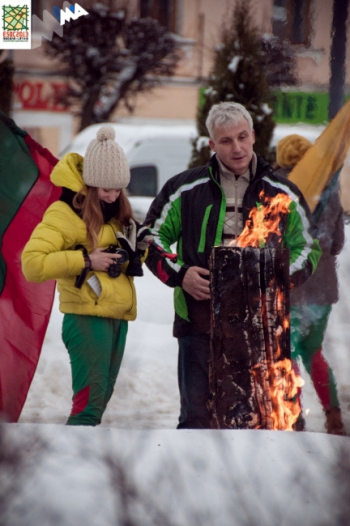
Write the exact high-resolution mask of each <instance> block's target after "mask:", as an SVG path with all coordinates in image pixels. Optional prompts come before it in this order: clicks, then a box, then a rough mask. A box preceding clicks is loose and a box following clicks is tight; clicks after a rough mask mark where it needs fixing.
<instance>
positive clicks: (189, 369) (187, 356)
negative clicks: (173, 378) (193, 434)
mask: <svg viewBox="0 0 350 526" xmlns="http://www.w3.org/2000/svg"><path fill="white" fill-rule="evenodd" d="M178 342H179V361H178V381H179V390H180V402H181V409H180V417H179V424H178V426H177V429H209V428H210V413H209V409H208V399H209V357H210V338H209V335H206V334H203V335H197V336H183V337H181V338H178Z"/></svg>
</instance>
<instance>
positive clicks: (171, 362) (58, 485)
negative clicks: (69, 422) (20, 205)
mask: <svg viewBox="0 0 350 526" xmlns="http://www.w3.org/2000/svg"><path fill="white" fill-rule="evenodd" d="M293 131H296V130H295V129H294V130H292V129H290V131H289V133H292V132H293ZM303 131H305V130H304V128H301V129H300V130H298V133H303ZM142 206H143V203H141V204H140V208H142ZM346 238H347V241H346V244H345V248H344V250H343V251H342V253H341V254H340V256H339V258H338V262H339V281H340V300H339V302H338V303H337V304H336V305H335V306H334V307H333V310H332V313H331V316H330V320H329V324H328V328H327V332H326V336H325V340H324V346H323V348H324V354H325V356H326V358H327V360H328V362H329V364H330V366H331V367H332V369H333V371H334V375H335V378H336V380H337V385H338V393H339V398H340V403H341V409H342V413H343V419H344V421H345V425H346V428H347V432H348V434H349V435H350V386H349V377H350V356H349V353H348V347H349V342H350V324H349V318H350V312H349V311H350V300H349V295H350V282H349V275H350V225H347V226H346ZM135 282H136V288H137V295H138V318H137V320H136V321H135V322H132V323H130V324H129V334H128V339H127V345H126V350H125V356H124V360H123V363H122V366H121V371H120V374H119V377H118V380H117V384H116V388H115V392H114V394H113V397H112V399H111V401H110V403H109V406H108V408H107V411H106V413H105V415H104V417H103V422H102V424H101V426H99V427H98V428H84V427H79V428H73V427H68V426H65V425H63V424H64V423H65V421H66V418H67V416H68V414H69V412H70V407H71V396H72V393H71V378H70V366H69V359H68V354H67V351H66V349H65V347H64V345H63V343H62V340H61V324H62V314H61V313H60V312H59V310H58V301H57V297H56V298H55V303H54V307H53V311H52V316H51V320H50V324H49V327H48V330H47V334H46V338H45V342H44V345H43V349H42V354H41V357H40V360H39V364H38V368H37V371H36V374H35V377H34V380H33V383H32V386H31V389H30V391H29V394H28V398H27V401H26V403H25V406H24V409H23V412H22V415H21V417H20V420H19V423H18V424H7V425H5V426H3V428H5V432H6V435H7V437H8V441H7V443H8V444H9V443H13V444H14V446H15V447H16V444H18V449H19V450H22V451H23V452H24V458H25V462H26V464H25V465H24V466H23V467H22V468H21V469H20V470H19V471H17V475H15V476H17V477H18V476H19V477H20V476H21V475H22V477H23V478H22V479H20V482H21V483H22V486H21V488H20V489H18V488H17V489H16V491H13V490H12V491H11V492H10V496H11V497H12V498H8V499H7V500H6V501H5V502H7V504H8V507H7V513H8V515H7V517H6V520H3V523H4V524H11V526H36V525H37V524H45V526H51V524H52V525H55V526H58V525H60V524H62V525H64V526H70V525H74V526H75V525H78V524H84V525H85V526H95V525H96V526H104V525H111V524H130V526H131V525H135V526H139V525H140V526H148V525H149V526H151V525H152V526H156V525H159V526H175V525H176V526H187V525H188V526H197V525H198V526H199V525H200V526H207V525H208V526H216V525H218V526H226V525H227V526H236V525H237V526H246V525H247V526H248V525H249V526H255V525H259V526H265V525H266V526H267V525H269V526H271V525H275V524H276V525H277V524H278V525H279V526H297V525H300V524H304V525H305V526H328V525H330V524H332V526H338V525H339V526H340V525H341V526H343V525H344V524H348V517H349V514H350V509H349V506H350V503H349V502H348V495H349V493H350V487H349V477H348V473H349V469H350V440H349V438H348V437H336V436H329V435H326V434H325V433H324V416H323V412H322V409H321V406H320V403H319V401H318V399H317V396H316V394H315V391H314V389H313V387H312V385H311V383H310V380H309V378H308V376H307V374H306V373H305V370H304V369H303V368H302V366H301V374H302V376H303V378H304V379H305V381H306V384H305V386H304V388H303V397H302V401H303V408H304V415H305V419H306V428H307V431H308V432H306V433H284V432H274V431H214V430H205V431H198V430H189V431H177V430H175V427H176V424H177V418H178V414H179V395H178V388H177V342H176V340H175V339H174V338H173V337H172V320H173V300H172V290H171V289H170V288H168V287H166V286H165V285H163V284H162V283H160V282H159V281H158V280H157V279H156V278H155V277H154V276H152V275H151V274H150V272H149V271H148V269H147V268H145V276H144V277H143V278H135ZM320 286H322V284H321V283H320ZM0 431H1V428H0ZM0 438H1V437H0ZM339 459H340V463H341V464H342V466H340V465H339ZM14 473H15V474H16V472H14ZM0 475H1V474H0ZM7 479H8V480H10V482H11V480H12V479H11V476H10V472H9V471H8V472H6V480H7ZM2 481H4V478H2V479H1V477H0V483H1V482H2ZM2 487H3V486H2V485H1V484H0V498H1V488H2ZM1 502H2V501H1ZM342 513H343V516H341V514H342ZM344 517H345V518H344ZM2 518H3V516H2V510H1V506H0V522H1V520H2ZM131 519H132V520H131Z"/></svg>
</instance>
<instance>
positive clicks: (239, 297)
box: [210, 247, 291, 429]
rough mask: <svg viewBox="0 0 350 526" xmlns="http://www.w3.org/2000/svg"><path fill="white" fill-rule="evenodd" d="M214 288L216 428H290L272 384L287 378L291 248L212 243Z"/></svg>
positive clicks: (212, 403)
mask: <svg viewBox="0 0 350 526" xmlns="http://www.w3.org/2000/svg"><path fill="white" fill-rule="evenodd" d="M210 286H211V361H210V392H211V400H210V409H211V414H212V427H214V428H219V429H224V428H230V429H257V428H260V429H273V428H277V429H280V428H282V429H284V428H285V427H284V423H283V422H281V421H278V422H277V424H276V415H275V417H273V414H272V413H273V412H275V413H278V412H279V408H278V407H275V405H276V401H275V399H274V398H273V397H272V396H271V390H272V389H275V388H276V383H277V382H279V381H280V380H282V379H283V378H284V379H287V384H288V381H289V378H287V373H286V370H285V363H284V360H285V359H290V331H289V252H288V250H286V249H267V248H266V249H259V248H237V247H214V248H213V249H212V254H211V259H210ZM288 362H289V363H291V362H290V360H288ZM277 389H278V390H279V392H278V396H279V397H280V396H281V394H282V398H284V399H287V397H288V396H289V393H290V391H289V389H288V385H287V387H286V386H284V387H278V388H277ZM281 389H282V390H283V392H282V393H281ZM280 418H282V420H283V418H284V417H283V415H282V416H281V415H278V414H277V420H278V419H280Z"/></svg>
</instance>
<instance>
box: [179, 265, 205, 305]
mask: <svg viewBox="0 0 350 526" xmlns="http://www.w3.org/2000/svg"><path fill="white" fill-rule="evenodd" d="M201 276H209V270H208V269H206V268H201V267H189V269H188V270H187V272H186V274H185V276H184V279H183V280H182V288H183V289H184V290H185V291H186V292H188V293H189V294H191V296H193V298H194V299H195V300H208V299H210V289H209V281H208V280H207V279H204V278H202V277H201Z"/></svg>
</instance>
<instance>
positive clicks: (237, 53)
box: [190, 0, 295, 167]
mask: <svg viewBox="0 0 350 526" xmlns="http://www.w3.org/2000/svg"><path fill="white" fill-rule="evenodd" d="M250 10H251V5H250V1H249V0H245V1H241V2H239V3H238V4H237V5H236V7H235V9H234V11H233V15H232V20H231V24H229V26H226V27H224V28H223V32H222V43H221V44H219V45H218V46H217V48H216V50H215V55H214V65H213V70H212V72H211V74H210V76H209V79H208V87H207V89H206V90H205V92H204V94H203V95H202V100H201V101H200V104H199V108H198V113H197V130H198V135H199V137H198V138H197V139H196V140H195V141H194V144H193V151H192V159H191V162H190V167H194V166H202V165H204V164H206V163H207V161H208V160H209V158H210V155H211V152H210V148H209V146H207V143H208V141H207V140H205V137H208V131H207V129H206V126H205V120H206V118H207V116H208V112H209V110H210V108H211V107H212V106H213V104H217V103H219V102H239V103H240V104H242V105H243V106H245V107H246V108H247V110H248V111H249V112H250V114H251V116H252V118H253V124H254V129H255V136H256V142H255V145H254V150H255V152H256V153H257V154H259V155H262V156H264V157H265V158H266V159H267V160H270V161H271V160H272V156H271V154H270V152H269V144H270V141H271V138H272V134H273V129H274V126H275V123H274V121H273V115H272V108H271V106H272V102H273V97H274V95H273V91H272V89H271V87H272V86H276V85H278V84H281V83H289V84H290V83H293V82H294V81H295V77H294V75H293V67H294V63H293V59H292V55H291V54H290V51H289V49H288V53H289V54H290V56H291V59H290V61H289V62H288V63H287V62H286V64H287V65H286V67H285V69H284V70H283V71H282V74H281V75H280V76H279V77H278V75H277V73H276V71H275V69H274V68H275V65H274V62H272V61H271V58H270V57H271V53H272V48H273V49H274V51H275V53H276V54H277V55H278V56H280V55H281V54H282V55H283V50H284V48H283V45H282V44H281V43H280V41H279V40H278V39H276V38H275V37H273V39H266V38H263V37H262V35H261V34H260V33H259V31H258V29H257V28H256V27H255V26H254V25H253V23H252V17H251V14H250ZM277 44H278V45H277ZM285 54H287V51H285ZM274 59H276V55H274Z"/></svg>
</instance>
